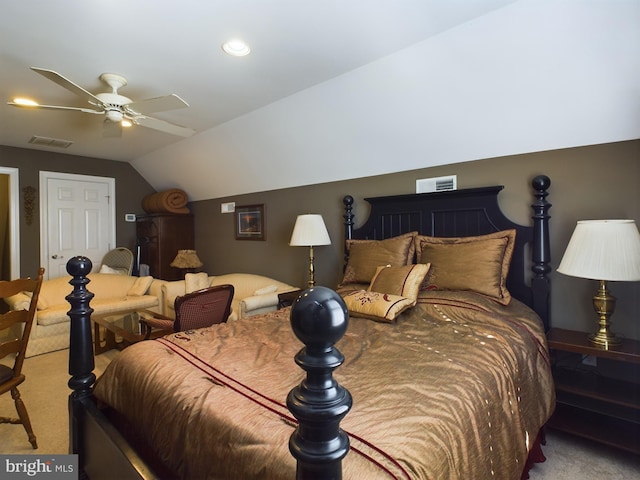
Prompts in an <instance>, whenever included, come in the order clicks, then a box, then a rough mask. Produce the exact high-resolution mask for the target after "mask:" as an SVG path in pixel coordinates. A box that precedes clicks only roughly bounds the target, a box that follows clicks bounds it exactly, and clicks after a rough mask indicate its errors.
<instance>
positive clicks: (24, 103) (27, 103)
mask: <svg viewBox="0 0 640 480" xmlns="http://www.w3.org/2000/svg"><path fill="white" fill-rule="evenodd" d="M13 103H15V104H16V105H20V106H21V107H37V106H38V102H36V101H35V100H31V99H29V98H20V97H19V98H14V99H13Z"/></svg>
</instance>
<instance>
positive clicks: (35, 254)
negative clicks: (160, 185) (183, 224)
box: [0, 146, 155, 276]
mask: <svg viewBox="0 0 640 480" xmlns="http://www.w3.org/2000/svg"><path fill="white" fill-rule="evenodd" d="M0 165H1V166H4V167H15V168H18V169H19V178H20V256H21V258H20V272H21V275H23V276H29V275H34V274H35V273H36V272H37V270H38V267H39V266H40V211H39V202H40V195H39V184H40V171H49V172H64V173H76V174H82V175H94V176H99V177H110V178H115V179H116V243H117V244H118V246H124V247H128V248H133V247H134V246H135V235H136V229H135V223H127V222H125V221H124V214H125V213H136V214H141V213H144V211H143V210H142V207H141V201H142V198H143V197H144V196H145V195H148V194H149V193H154V192H155V190H153V188H152V187H151V186H150V185H149V184H148V183H147V181H146V180H145V179H144V178H142V177H141V176H140V174H139V173H138V172H137V171H136V170H135V169H134V168H133V167H132V166H131V165H130V164H128V163H126V162H116V161H113V160H102V159H97V158H88V157H80V156H76V155H67V154H63V153H56V152H45V151H41V150H30V149H24V148H14V147H6V146H0ZM26 186H32V187H34V188H36V190H38V192H37V193H36V202H35V203H36V211H35V212H34V218H33V223H32V224H31V225H27V224H26V222H25V218H24V206H23V202H24V200H23V195H24V193H23V188H24V187H26Z"/></svg>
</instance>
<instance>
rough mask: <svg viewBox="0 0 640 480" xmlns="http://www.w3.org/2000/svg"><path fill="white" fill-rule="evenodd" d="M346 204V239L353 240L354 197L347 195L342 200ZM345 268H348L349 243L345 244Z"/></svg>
mask: <svg viewBox="0 0 640 480" xmlns="http://www.w3.org/2000/svg"><path fill="white" fill-rule="evenodd" d="M342 203H343V204H344V215H343V217H344V239H345V240H351V238H353V224H354V222H353V218H354V215H353V197H352V196H351V195H345V197H344V198H343V199H342ZM343 248H344V263H343V264H344V266H345V268H346V266H347V261H348V260H349V251H348V250H347V242H346V241H345V242H344V245H343Z"/></svg>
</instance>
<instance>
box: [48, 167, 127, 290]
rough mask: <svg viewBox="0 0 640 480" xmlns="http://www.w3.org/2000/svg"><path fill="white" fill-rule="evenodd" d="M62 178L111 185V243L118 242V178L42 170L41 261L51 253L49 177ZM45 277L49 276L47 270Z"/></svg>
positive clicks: (112, 245) (112, 244)
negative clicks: (48, 215) (48, 214)
mask: <svg viewBox="0 0 640 480" xmlns="http://www.w3.org/2000/svg"><path fill="white" fill-rule="evenodd" d="M52 178H55V179H60V180H69V181H77V182H104V183H107V185H108V187H109V198H110V201H109V222H108V223H109V230H110V232H109V245H111V248H114V247H115V244H116V196H115V192H116V179H115V178H112V177H98V176H94V175H80V174H76V173H62V172H47V171H44V170H41V171H40V263H41V264H44V263H43V262H46V261H47V258H48V255H49V219H48V218H47V212H48V211H49V185H48V181H49V179H52ZM45 278H49V276H48V275H47V273H46V272H45Z"/></svg>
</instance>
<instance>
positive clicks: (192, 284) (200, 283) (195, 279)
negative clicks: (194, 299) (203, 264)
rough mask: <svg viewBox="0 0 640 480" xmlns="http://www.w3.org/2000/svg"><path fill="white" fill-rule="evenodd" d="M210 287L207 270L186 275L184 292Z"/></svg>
mask: <svg viewBox="0 0 640 480" xmlns="http://www.w3.org/2000/svg"><path fill="white" fill-rule="evenodd" d="M208 287H209V275H207V272H200V273H187V274H185V276H184V293H191V292H197V291H198V290H202V289H203V288H208Z"/></svg>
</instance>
